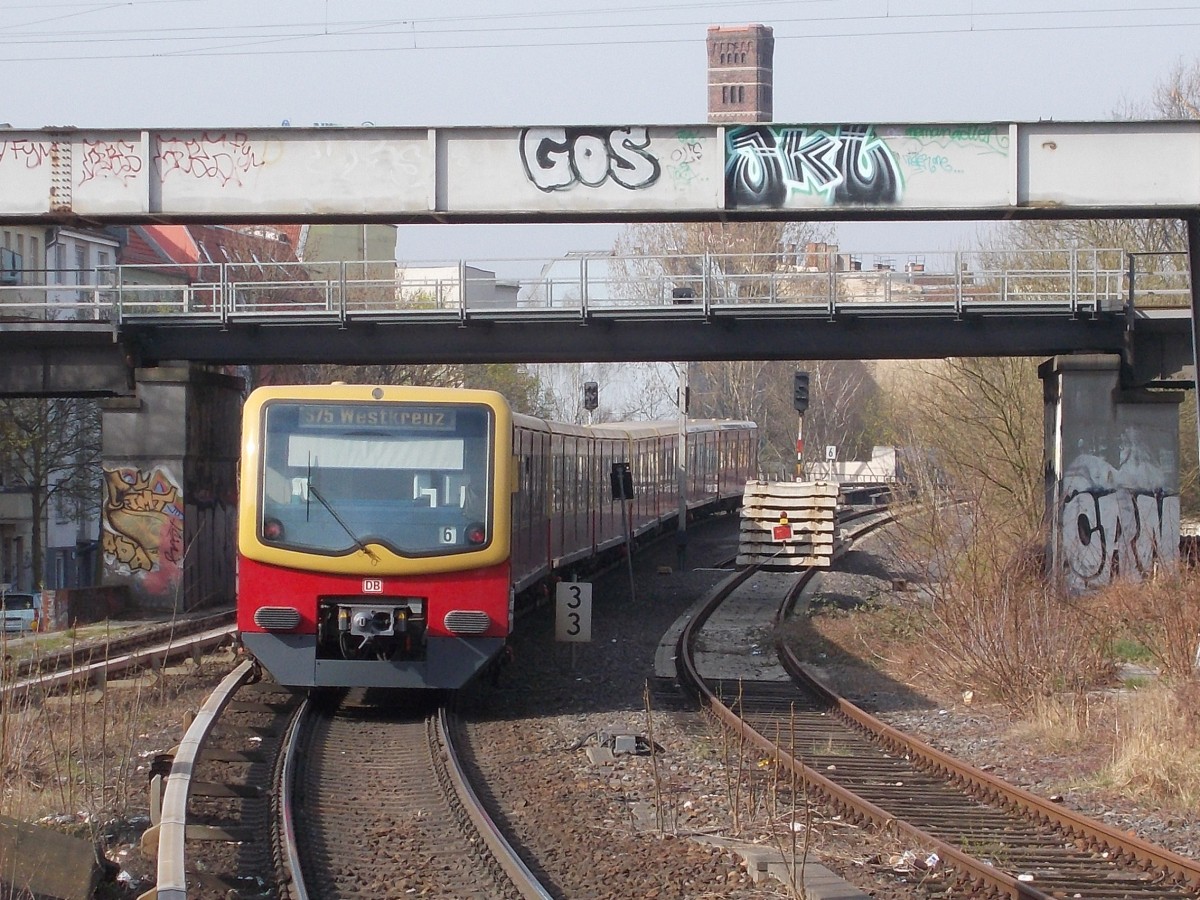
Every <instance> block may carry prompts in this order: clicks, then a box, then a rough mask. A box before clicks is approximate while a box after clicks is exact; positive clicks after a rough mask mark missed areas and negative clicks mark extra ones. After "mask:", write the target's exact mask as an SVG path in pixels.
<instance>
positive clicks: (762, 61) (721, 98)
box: [708, 25, 775, 125]
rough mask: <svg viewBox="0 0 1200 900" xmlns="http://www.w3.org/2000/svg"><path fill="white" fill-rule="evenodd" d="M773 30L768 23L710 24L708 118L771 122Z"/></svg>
mask: <svg viewBox="0 0 1200 900" xmlns="http://www.w3.org/2000/svg"><path fill="white" fill-rule="evenodd" d="M774 58H775V32H774V31H773V30H772V29H771V28H770V27H769V26H767V25H735V26H728V25H710V26H709V29H708V121H709V122H712V123H714V124H718V125H720V124H724V123H737V122H770V121H771V119H772V117H773V115H774V107H773V101H772V79H773V74H772V73H773V66H774Z"/></svg>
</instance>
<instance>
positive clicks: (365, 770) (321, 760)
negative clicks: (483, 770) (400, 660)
mask: <svg viewBox="0 0 1200 900" xmlns="http://www.w3.org/2000/svg"><path fill="white" fill-rule="evenodd" d="M358 693H359V692H354V693H353V694H351V695H350V696H349V697H348V698H347V699H346V700H344V701H343V702H342V703H341V704H340V705H339V706H338V707H337V709H335V710H326V709H318V708H315V707H311V706H310V707H308V709H307V710H306V712H305V713H304V714H303V717H302V720H301V725H300V727H299V729H298V732H297V740H296V742H295V744H294V749H293V753H294V757H295V760H296V763H295V773H294V776H293V788H294V789H293V793H292V794H291V800H290V803H288V804H285V805H287V806H289V807H290V811H291V814H292V821H293V823H294V827H292V828H291V830H292V832H293V833H294V835H295V843H296V851H295V856H296V857H297V858H298V859H299V860H301V861H302V862H301V864H300V870H301V871H300V873H298V875H297V874H296V873H293V876H294V878H295V880H294V882H293V886H292V891H291V896H292V897H293V898H296V900H303V898H306V897H321V898H330V900H334V898H359V897H361V898H387V897H411V896H422V897H456V898H481V900H482V898H511V900H521V898H528V897H548V896H549V894H547V893H546V892H545V891H544V890H542V888H541V887H540V885H538V884H537V882H536V880H535V879H534V877H533V875H532V874H531V873H529V871H528V870H527V869H525V867H524V865H523V864H522V863H521V862H520V859H519V857H518V856H517V855H516V853H515V852H514V851H512V849H511V848H510V847H509V846H508V844H507V843H506V842H505V841H504V840H503V839H502V838H501V837H500V833H499V830H498V829H496V827H495V826H494V825H493V824H492V823H491V820H490V819H489V818H488V817H487V814H486V813H485V812H484V810H483V808H482V807H481V805H480V804H479V801H478V799H477V798H476V796H475V794H474V792H473V791H472V790H471V789H470V787H469V785H468V784H467V782H466V779H465V777H464V776H463V773H462V769H461V767H460V766H459V764H458V762H457V759H456V757H455V749H454V743H453V740H452V738H451V733H450V726H449V721H448V717H447V713H446V711H445V709H444V708H443V709H438V710H436V711H434V712H431V713H428V714H421V713H414V712H411V711H409V712H406V711H403V710H396V709H395V708H392V707H380V706H378V705H375V704H373V703H369V702H367V703H363V702H359V701H358V700H356V699H355V696H356V695H357V694H358ZM289 755H292V754H289ZM301 883H303V885H304V887H299V886H300V884H301ZM297 888H299V890H297Z"/></svg>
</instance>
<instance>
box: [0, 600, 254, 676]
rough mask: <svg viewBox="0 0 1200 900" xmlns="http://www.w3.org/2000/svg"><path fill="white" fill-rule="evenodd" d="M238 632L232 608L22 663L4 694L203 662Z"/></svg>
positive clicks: (11, 671)
mask: <svg viewBox="0 0 1200 900" xmlns="http://www.w3.org/2000/svg"><path fill="white" fill-rule="evenodd" d="M236 630H237V626H236V624H235V614H234V612H233V611H232V610H231V611H228V612H222V613H217V614H214V615H211V616H200V617H195V618H189V619H182V620H179V621H176V622H168V623H163V624H161V625H157V626H153V627H150V628H145V629H139V630H138V632H137V633H136V634H129V635H123V636H121V637H117V638H113V639H111V640H104V641H96V642H89V643H86V644H80V645H79V646H76V647H68V648H65V649H63V650H58V651H55V652H53V653H46V654H41V655H37V656H34V657H32V658H28V659H22V660H18V661H15V662H14V663H13V664H12V665H11V666H10V667H8V668H6V669H5V671H4V673H3V679H2V681H0V695H3V694H12V693H18V692H20V691H24V690H29V689H31V688H36V689H39V690H45V691H51V690H55V689H58V688H62V687H65V686H67V685H77V684H87V683H91V682H103V681H104V680H105V679H106V678H109V677H111V676H117V675H122V674H124V673H126V672H129V671H132V670H139V669H157V668H159V667H161V666H164V665H167V664H169V663H171V662H173V661H175V660H178V659H184V658H187V657H192V658H194V659H198V658H199V656H200V655H201V654H203V653H205V652H207V651H209V650H211V649H212V648H214V647H216V646H218V645H220V644H222V643H225V642H227V641H230V640H232V638H233V636H234V634H235V632H236Z"/></svg>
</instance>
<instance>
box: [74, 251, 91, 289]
mask: <svg viewBox="0 0 1200 900" xmlns="http://www.w3.org/2000/svg"><path fill="white" fill-rule="evenodd" d="M87 267H88V264H87V247H85V246H84V245H83V244H76V245H75V283H76V284H84V283H85V279H84V273H85V272H86V271H87Z"/></svg>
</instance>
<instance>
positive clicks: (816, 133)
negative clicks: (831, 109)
mask: <svg viewBox="0 0 1200 900" xmlns="http://www.w3.org/2000/svg"><path fill="white" fill-rule="evenodd" d="M903 190H904V181H903V177H902V176H901V174H900V166H899V164H898V163H897V161H896V157H895V154H893V152H892V150H891V149H890V148H889V147H888V145H887V144H886V143H885V142H884V140H883V139H882V138H881V137H879V135H877V134H876V133H875V130H874V128H872V126H870V125H839V126H837V127H836V128H832V129H825V128H812V127H808V126H774V125H744V126H740V127H737V128H730V129H729V130H728V131H727V132H726V134H725V193H726V202H727V203H728V204H729V206H730V207H739V206H768V207H782V206H785V205H786V204H787V201H788V199H789V198H790V197H792V196H793V195H796V194H804V195H810V196H820V197H823V198H824V200H825V202H826V203H827V204H829V205H831V206H832V205H838V204H871V205H889V204H895V203H899V202H900V198H901V195H902V193H903Z"/></svg>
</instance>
